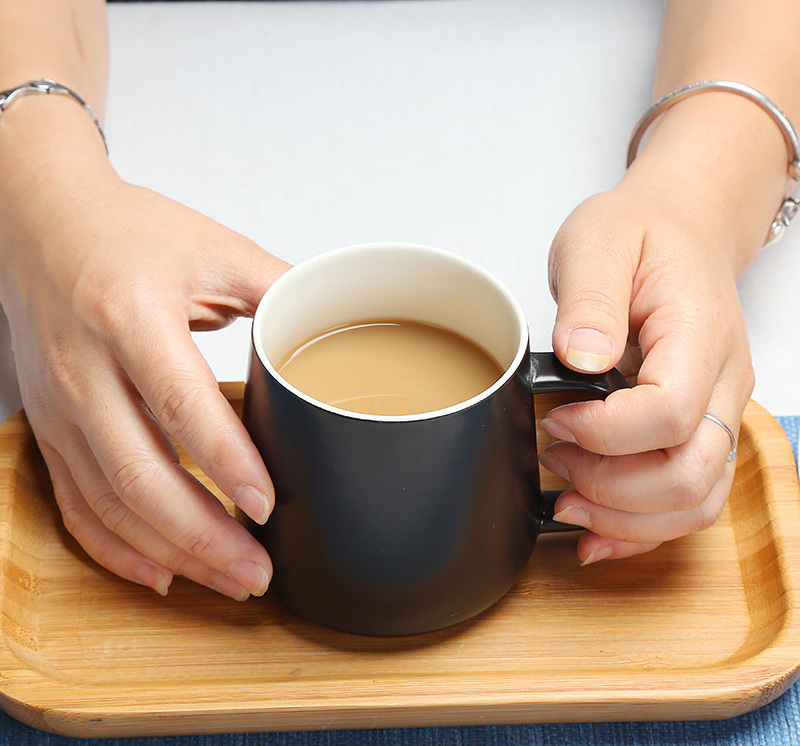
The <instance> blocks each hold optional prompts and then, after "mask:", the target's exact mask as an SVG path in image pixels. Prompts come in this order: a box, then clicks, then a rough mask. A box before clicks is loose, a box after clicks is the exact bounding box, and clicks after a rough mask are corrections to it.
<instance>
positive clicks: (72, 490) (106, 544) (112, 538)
mask: <svg viewBox="0 0 800 746" xmlns="http://www.w3.org/2000/svg"><path fill="white" fill-rule="evenodd" d="M39 445H40V450H41V452H42V456H43V457H44V459H45V463H46V464H47V469H48V471H49V472H50V478H51V479H52V482H53V491H54V494H55V498H56V502H57V503H58V507H59V509H60V511H61V516H62V519H63V521H64V527H65V528H66V529H67V531H68V532H69V533H70V534H72V536H73V537H74V538H75V540H76V541H77V542H78V543H79V544H80V545H81V546H82V547H83V548H84V549H85V550H86V553H87V554H88V555H89V556H90V557H91V558H92V559H93V560H94V561H95V562H97V563H98V564H99V565H102V566H103V567H105V568H106V570H109V571H110V572H112V573H114V574H115V575H119V576H120V577H122V578H125V579H126V580H130V581H132V582H134V583H138V584H139V585H144V586H147V587H149V588H152V589H153V590H154V591H156V593H158V594H160V595H162V596H166V595H167V591H168V589H169V586H170V583H171V582H172V572H171V571H170V570H169V569H168V568H167V567H165V566H164V565H162V564H159V563H156V562H154V561H153V560H152V559H151V558H149V557H148V556H147V555H145V554H143V553H141V552H139V551H138V550H136V549H135V548H133V547H132V546H131V545H130V544H128V543H127V542H126V541H124V540H123V539H122V538H120V537H119V536H117V535H116V534H115V533H114V532H113V531H111V530H109V529H108V528H107V527H106V526H104V525H103V523H102V522H101V521H100V519H99V518H98V517H97V515H96V514H95V513H93V512H92V510H91V508H90V507H89V506H88V504H87V503H86V501H85V500H84V499H83V496H82V494H81V491H80V490H79V489H78V486H77V485H76V484H75V481H74V480H73V478H72V475H71V473H70V470H69V468H68V467H67V465H66V463H65V462H64V460H63V458H62V457H61V456H60V455H59V454H58V452H57V451H55V449H53V448H51V447H49V446H48V445H47V444H45V443H42V442H40V444H39Z"/></svg>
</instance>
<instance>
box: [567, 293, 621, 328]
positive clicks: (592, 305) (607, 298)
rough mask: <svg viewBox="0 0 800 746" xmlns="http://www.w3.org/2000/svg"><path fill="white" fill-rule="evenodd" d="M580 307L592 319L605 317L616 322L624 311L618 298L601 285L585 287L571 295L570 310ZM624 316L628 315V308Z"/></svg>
mask: <svg viewBox="0 0 800 746" xmlns="http://www.w3.org/2000/svg"><path fill="white" fill-rule="evenodd" d="M578 309H580V312H581V314H588V315H590V317H591V318H592V319H597V320H599V319H604V320H606V321H609V322H612V323H614V324H616V323H618V319H619V318H620V314H621V313H622V311H621V309H620V306H619V303H618V302H617V300H616V299H615V298H614V297H613V296H612V295H611V294H610V293H608V292H606V291H605V290H604V289H602V288H599V287H583V288H581V289H580V290H578V291H577V292H575V293H574V294H573V295H572V296H571V298H570V310H571V311H572V312H573V313H574V312H575V311H576V310H578ZM624 316H625V317H627V310H626V311H625V314H624Z"/></svg>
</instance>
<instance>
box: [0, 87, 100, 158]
mask: <svg viewBox="0 0 800 746" xmlns="http://www.w3.org/2000/svg"><path fill="white" fill-rule="evenodd" d="M29 93H60V94H62V95H64V96H70V97H71V98H74V99H75V100H76V101H77V102H78V103H79V104H80V105H81V106H82V107H83V108H84V109H86V111H87V112H88V114H89V116H90V117H91V118H92V121H93V122H94V126H95V127H97V131H98V132H99V133H100V137H101V138H102V139H103V147H104V148H105V149H106V155H108V143H107V142H106V136H105V134H104V133H103V128H102V127H101V126H100V120H99V119H98V118H97V114H95V113H94V110H93V109H92V107H91V106H89V104H87V103H86V101H84V100H83V99H82V98H81V97H80V96H79V95H78V94H77V93H75V91H73V90H72V89H71V88H67V86H65V85H61V83H56V81H55V80H51V79H50V78H42V79H41V80H31V81H29V82H28V83H23V84H22V85H19V86H17V87H16V88H9V89H8V90H7V91H2V92H0V115H2V113H3V112H4V111H5V110H6V109H7V108H8V107H9V106H11V104H12V103H14V101H16V100H17V99H18V98H20V97H22V96H25V95H27V94H29Z"/></svg>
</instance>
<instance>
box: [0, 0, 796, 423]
mask: <svg viewBox="0 0 800 746" xmlns="http://www.w3.org/2000/svg"><path fill="white" fill-rule="evenodd" d="M661 11H662V5H661V2H660V1H658V0H604V2H595V1H594V0H537V1H536V2H531V0H394V1H392V2H378V1H377V0H375V1H373V2H357V1H350V2H337V1H335V0H327V1H326V2H287V3H278V2H270V3H252V2H250V3H231V2H225V3H207V2H204V3H199V4H194V3H172V4H164V5H161V4H151V3H142V4H127V3H122V4H114V5H111V6H109V26H110V34H111V79H110V88H109V106H108V114H107V124H106V132H107V136H108V141H109V145H110V148H111V157H112V160H113V163H114V165H115V166H116V167H117V169H118V170H119V172H120V174H121V175H122V176H123V177H124V178H126V179H128V180H130V181H133V182H136V183H139V184H142V185H145V186H149V187H151V188H153V189H156V190H159V191H161V192H163V193H164V194H166V195H168V196H170V197H173V198H174V199H177V200H179V201H181V202H184V203H186V204H187V205H190V206H191V207H193V208H195V209H198V210H200V211H202V212H204V213H206V214H208V215H210V216H212V217H214V218H215V219H217V220H219V221H221V222H223V223H225V224H226V225H228V226H229V227H231V228H233V229H235V230H237V231H239V232H241V233H244V234H246V235H248V236H250V237H251V238H253V239H254V240H256V241H257V242H259V243H260V244H261V245H262V246H263V247H264V248H265V249H267V250H268V251H270V252H273V253H275V254H278V255H280V256H281V257H283V258H285V259H287V260H288V261H291V262H294V263H296V262H298V261H301V260H302V259H305V258H307V257H310V256H313V255H315V254H317V253H319V252H321V251H324V250H327V249H331V248H336V247H338V246H344V245H348V244H352V243H360V242H367V241H382V240H403V241H413V242H418V243H425V244H430V245H434V246H439V247H441V248H445V249H449V250H451V251H455V252H457V253H460V254H462V255H464V256H467V257H469V258H471V259H473V260H475V261H478V262H479V263H481V264H482V265H484V266H485V267H486V268H488V269H489V270H490V271H492V272H493V273H494V274H496V275H498V276H499V277H500V278H501V279H502V280H503V281H504V282H505V283H506V284H507V285H508V286H509V287H510V288H511V290H512V291H513V292H514V293H515V294H516V295H517V297H518V298H519V299H520V301H521V302H522V305H523V307H524V309H525V311H526V314H527V316H528V319H529V321H530V326H531V332H532V337H533V346H534V348H536V349H549V347H550V330H551V326H552V321H553V316H554V309H555V306H554V304H553V301H552V300H551V298H550V295H549V292H548V289H547V279H546V257H547V251H548V248H549V244H550V241H551V239H552V236H553V234H554V233H555V231H556V229H557V228H558V226H559V225H560V223H561V221H562V220H563V219H564V218H565V217H566V215H567V214H568V213H569V212H570V210H571V209H572V208H573V207H575V205H577V204H578V203H579V202H580V201H581V200H582V199H584V198H585V197H588V196H589V195H591V194H593V193H595V192H597V191H601V190H604V189H608V188H610V187H612V186H613V185H614V184H615V183H616V181H617V180H618V179H619V178H620V176H621V175H622V173H623V164H624V158H625V149H626V145H627V139H628V136H629V134H630V130H631V128H632V126H633V124H634V123H635V122H636V120H637V119H638V117H639V116H640V115H641V113H642V112H643V111H644V109H645V108H646V107H647V105H648V104H649V103H650V86H651V80H652V73H653V66H654V58H655V49H656V43H657V36H658V26H659V22H660V16H661ZM776 207H777V206H776ZM143 219H146V216H143ZM798 280H800V225H799V226H796V227H795V229H794V231H793V232H790V234H789V236H788V237H787V239H786V240H785V241H784V242H783V243H782V244H779V245H778V246H776V247H774V248H771V249H769V250H768V251H765V252H764V253H763V254H762V255H761V256H760V257H759V259H758V260H757V262H756V264H755V265H754V267H753V268H752V269H751V271H750V272H749V273H748V275H747V277H746V278H745V279H744V280H743V281H742V283H741V286H740V289H741V295H742V299H743V303H744V306H745V311H746V316H747V321H748V327H749V331H750V338H751V344H752V348H753V357H754V361H755V368H756V375H757V385H756V390H755V394H754V398H755V399H756V400H758V401H760V402H761V403H762V404H764V405H765V406H766V407H767V408H768V409H769V410H770V411H771V412H773V413H774V414H800V385H798V381H797V378H796V374H795V371H796V369H797V362H798V361H799V360H800V349H799V347H798V343H797V339H798V334H797V331H796V325H797V319H796V316H797V306H798V303H797V297H798ZM248 329H249V324H248V322H247V321H239V322H237V323H235V324H234V325H233V326H232V327H229V328H228V329H226V330H223V331H220V332H213V333H203V334H196V335H195V338H196V340H197V343H198V344H199V346H200V347H201V349H202V351H203V353H204V354H205V356H206V357H207V359H208V360H209V361H210V363H211V365H212V368H213V369H214V371H215V373H216V375H217V377H218V378H219V379H220V380H241V379H243V378H244V375H245V362H246V359H247V348H248ZM19 406H20V399H19V391H18V386H17V382H16V378H15V374H14V370H13V357H12V353H11V345H10V340H9V331H8V326H7V322H6V321H5V318H4V317H2V316H1V315H0V421H2V420H4V419H5V418H6V417H7V416H9V415H10V414H11V413H12V412H13V411H15V410H16V409H17V408H19Z"/></svg>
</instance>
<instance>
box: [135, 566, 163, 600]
mask: <svg viewBox="0 0 800 746" xmlns="http://www.w3.org/2000/svg"><path fill="white" fill-rule="evenodd" d="M133 576H134V577H135V578H136V580H137V581H138V582H140V583H141V584H142V585H146V586H147V587H148V588H152V589H153V590H154V591H155V592H156V593H158V595H159V596H166V595H167V593H168V592H169V584H170V580H171V579H167V577H166V575H164V573H163V572H161V570H159V569H158V568H157V567H155V566H154V565H145V564H141V565H139V566H138V567H137V568H136V569H135V570H134V571H133Z"/></svg>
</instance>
